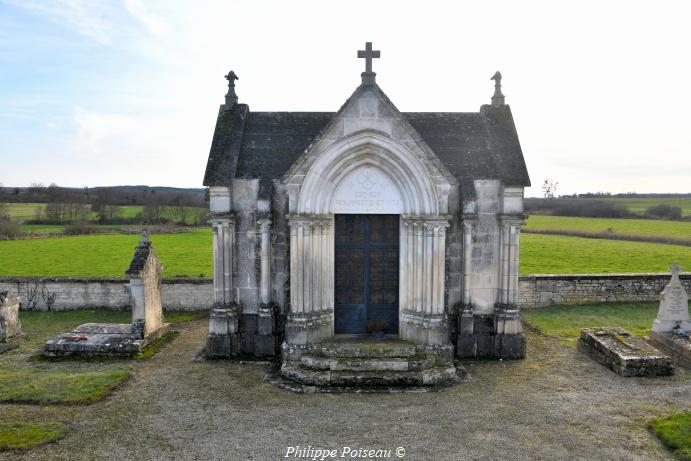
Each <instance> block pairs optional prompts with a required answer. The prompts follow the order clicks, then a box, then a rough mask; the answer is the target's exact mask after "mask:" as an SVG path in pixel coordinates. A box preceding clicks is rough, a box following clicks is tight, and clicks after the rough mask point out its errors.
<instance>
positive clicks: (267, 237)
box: [257, 219, 271, 304]
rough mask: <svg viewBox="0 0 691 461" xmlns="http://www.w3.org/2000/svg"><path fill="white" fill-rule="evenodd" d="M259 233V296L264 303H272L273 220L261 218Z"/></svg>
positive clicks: (258, 221) (258, 222)
mask: <svg viewBox="0 0 691 461" xmlns="http://www.w3.org/2000/svg"><path fill="white" fill-rule="evenodd" d="M257 224H258V225H259V235H260V239H261V276H260V283H259V285H260V288H259V296H260V299H261V302H262V304H269V303H271V234H270V231H271V220H270V219H259V220H257Z"/></svg>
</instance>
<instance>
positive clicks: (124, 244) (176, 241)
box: [0, 229, 213, 277]
mask: <svg viewBox="0 0 691 461" xmlns="http://www.w3.org/2000/svg"><path fill="white" fill-rule="evenodd" d="M151 239H152V241H153V242H154V245H155V246H156V252H157V254H158V256H159V258H160V259H161V261H162V262H163V265H164V272H163V274H164V276H165V277H175V276H185V275H186V276H199V275H202V276H205V277H210V276H211V275H212V272H213V269H212V249H211V230H210V229H196V230H194V231H191V232H184V233H179V234H154V235H152V236H151ZM138 241H139V236H137V235H83V236H78V237H53V238H42V239H31V240H4V241H0V255H2V256H1V257H0V275H22V276H122V275H123V274H124V273H125V270H127V267H128V266H129V263H130V259H131V258H132V254H133V252H134V247H135V246H136V245H137V242H138Z"/></svg>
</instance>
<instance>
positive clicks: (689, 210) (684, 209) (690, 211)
mask: <svg viewBox="0 0 691 461" xmlns="http://www.w3.org/2000/svg"><path fill="white" fill-rule="evenodd" d="M579 200H602V201H605V202H612V203H618V204H620V205H624V206H625V207H626V208H628V209H629V211H633V212H634V213H644V212H645V210H647V209H648V208H650V207H651V206H655V205H660V204H661V203H664V204H666V205H670V206H676V207H679V208H681V213H682V214H683V215H691V197H682V198H647V197H646V198H618V197H603V198H593V199H579Z"/></svg>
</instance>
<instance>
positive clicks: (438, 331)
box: [399, 216, 449, 345]
mask: <svg viewBox="0 0 691 461" xmlns="http://www.w3.org/2000/svg"><path fill="white" fill-rule="evenodd" d="M447 226H448V219H447V218H445V217H422V216H405V217H403V218H402V226H401V229H402V234H401V246H400V249H401V253H400V268H401V269H400V273H399V280H400V281H401V287H400V290H399V292H400V299H401V300H402V303H401V305H400V313H401V315H400V328H399V331H400V335H401V338H403V339H409V340H413V341H415V342H418V343H423V344H429V345H447V344H448V341H449V337H448V319H447V315H446V312H445V309H444V287H445V278H446V273H445V255H446V227H447Z"/></svg>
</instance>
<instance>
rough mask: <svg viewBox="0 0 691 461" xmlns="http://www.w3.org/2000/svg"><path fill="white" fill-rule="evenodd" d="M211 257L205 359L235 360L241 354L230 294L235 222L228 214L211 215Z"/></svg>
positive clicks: (236, 310)
mask: <svg viewBox="0 0 691 461" xmlns="http://www.w3.org/2000/svg"><path fill="white" fill-rule="evenodd" d="M210 222H211V229H212V232H213V257H214V308H213V309H212V310H211V314H210V316H209V334H208V336H207V340H206V355H207V356H208V357H211V358H230V357H235V356H237V355H238V354H239V352H240V330H239V321H240V308H239V307H238V306H237V305H236V304H235V296H234V290H233V246H234V244H235V220H234V217H233V215H232V214H229V213H212V216H211V220H210Z"/></svg>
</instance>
